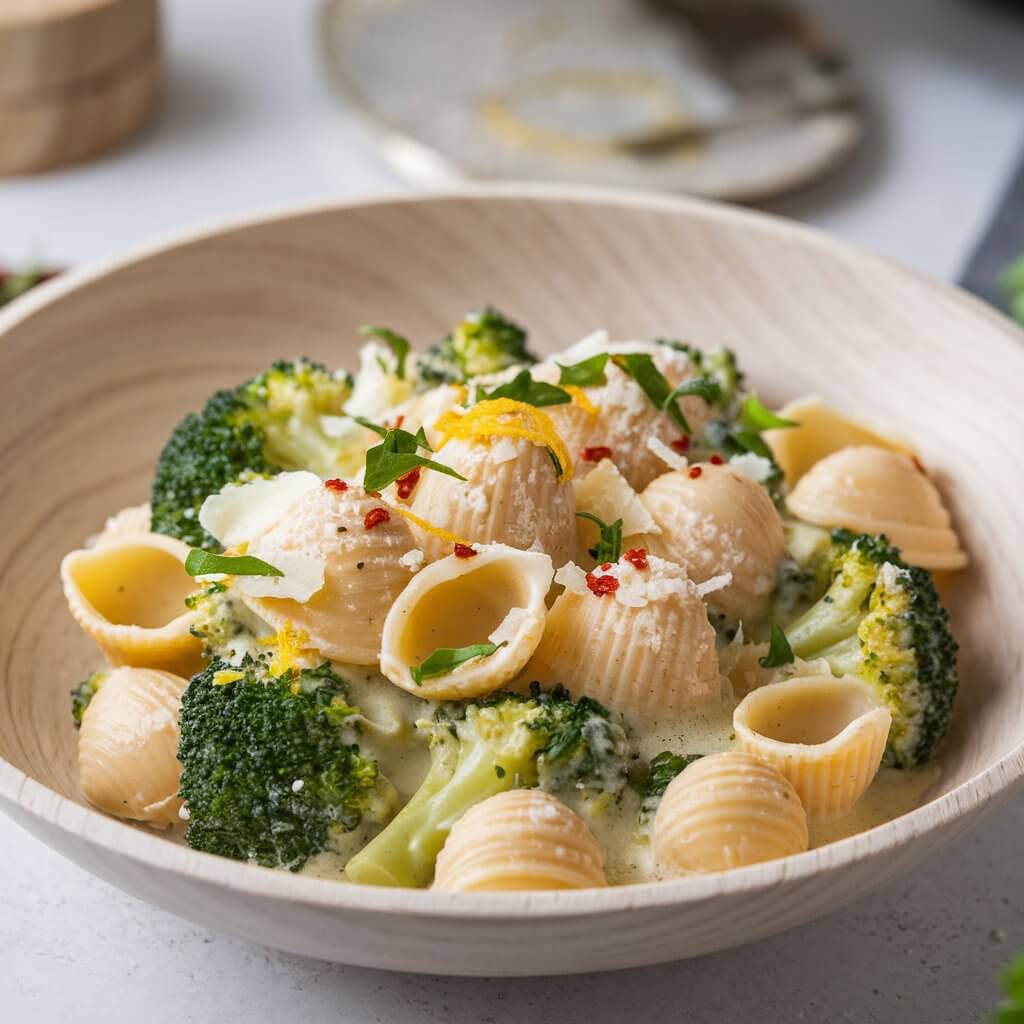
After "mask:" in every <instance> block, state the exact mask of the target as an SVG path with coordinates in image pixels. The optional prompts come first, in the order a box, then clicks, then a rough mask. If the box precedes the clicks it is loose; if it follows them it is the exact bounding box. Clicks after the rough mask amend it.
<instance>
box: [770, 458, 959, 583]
mask: <svg viewBox="0 0 1024 1024" xmlns="http://www.w3.org/2000/svg"><path fill="white" fill-rule="evenodd" d="M786 503H787V505H788V506H789V510H790V511H791V512H792V513H793V514H794V515H797V516H799V517H800V518H801V519H803V520H806V521H807V522H809V523H814V524H815V525H816V526H845V527H847V528H848V529H850V530H855V531H857V532H858V533H872V534H877V533H884V534H885V535H886V537H888V538H889V540H890V541H891V542H892V543H893V544H895V545H896V547H898V548H899V549H900V553H901V554H902V555H903V558H904V560H905V561H907V562H909V563H910V564H911V565H919V566H921V567H922V568H924V569H962V568H963V567H964V566H965V565H966V564H967V554H966V552H965V551H964V550H963V549H962V548H961V547H960V541H959V539H958V538H957V535H956V533H955V531H954V530H953V527H952V526H951V525H950V518H949V512H948V511H947V510H946V506H945V505H944V504H943V503H942V496H941V495H940V494H939V491H938V488H937V487H936V486H935V484H934V483H932V481H931V480H929V479H928V477H927V476H926V475H925V473H924V471H923V470H921V469H919V468H918V464H915V462H914V460H913V459H911V458H909V457H908V456H906V455H901V454H899V453H898V452H891V451H888V450H887V449H885V448H877V447H873V446H870V445H860V446H858V447H855V448H843V449H841V450H840V451H838V452H834V453H833V454H831V455H829V456H828V457H827V458H824V459H822V460H821V461H820V462H818V463H816V464H815V465H814V466H812V467H811V468H810V469H809V470H808V471H807V473H806V474H804V476H803V477H801V479H800V481H799V482H798V483H797V485H796V487H794V488H793V491H792V493H791V494H790V495H789V497H788V498H787V501H786Z"/></svg>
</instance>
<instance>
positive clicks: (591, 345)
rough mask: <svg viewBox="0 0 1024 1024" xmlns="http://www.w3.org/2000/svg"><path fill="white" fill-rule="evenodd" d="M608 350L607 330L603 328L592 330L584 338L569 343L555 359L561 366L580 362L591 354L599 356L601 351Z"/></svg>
mask: <svg viewBox="0 0 1024 1024" xmlns="http://www.w3.org/2000/svg"><path fill="white" fill-rule="evenodd" d="M607 351H608V332H607V331H605V330H598V331H593V332H592V333H591V334H588V335H587V336H586V337H585V338H581V339H580V340H579V341H577V342H575V343H574V344H572V345H570V346H569V347H568V348H567V349H564V350H563V351H562V352H560V353H559V354H558V355H557V356H555V357H554V358H555V360H556V361H557V362H559V363H562V365H563V366H571V365H572V364H573V363H580V362H582V361H583V360H584V359H589V358H590V357H591V356H599V355H601V353H602V352H607Z"/></svg>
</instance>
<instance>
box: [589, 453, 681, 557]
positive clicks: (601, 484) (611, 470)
mask: <svg viewBox="0 0 1024 1024" xmlns="http://www.w3.org/2000/svg"><path fill="white" fill-rule="evenodd" d="M576 508H577V510H578V511H580V512H589V513H590V514H591V515H594V516H597V517H598V519H600V520H602V521H603V522H606V523H614V522H615V520H616V519H621V520H622V535H623V536H624V537H635V536H637V535H638V534H641V533H653V534H658V533H661V527H660V526H658V524H657V523H656V522H655V521H654V519H653V518H652V516H651V513H650V512H648V511H647V509H646V508H645V507H644V504H643V502H641V501H640V496H639V495H638V494H637V493H636V491H634V490H633V488H632V487H630V486H629V482H628V481H627V480H626V478H625V477H624V476H623V475H622V474H621V473H620V472H619V470H618V467H617V466H616V465H615V463H614V462H612V460H611V459H602V460H601V461H600V462H599V463H598V464H597V465H596V466H595V467H594V469H592V470H591V471H590V472H589V473H588V474H587V475H586V476H585V477H583V478H582V479H581V480H577V481H576ZM578 528H579V530H580V531H581V534H582V537H581V539H582V540H583V541H584V542H585V543H586V545H587V546H590V545H591V544H592V543H593V540H594V538H596V536H597V533H596V528H595V527H594V526H593V524H592V523H589V522H587V521H586V520H580V521H579V523H578Z"/></svg>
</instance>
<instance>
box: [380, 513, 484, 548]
mask: <svg viewBox="0 0 1024 1024" xmlns="http://www.w3.org/2000/svg"><path fill="white" fill-rule="evenodd" d="M394 511H395V512H397V513H398V514H399V515H400V516H401V517H402V518H403V519H408V520H409V522H410V523H415V525H416V526H418V527H419V528H420V529H421V530H423V531H424V532H425V533H429V534H431V535H433V536H434V537H438V538H440V539H441V540H445V541H447V542H448V543H449V544H452V545H454V544H465V545H466V546H467V547H472V545H473V542H472V541H470V540H463V538H462V537H457V536H456V535H455V534H454V533H449V532H448V531H447V530H442V529H441V527H440V526H434V525H433V524H431V523H428V522H427V521H426V519H421V518H420V517H419V516H417V515H413V513H412V512H410V511H409V510H408V509H407V508H396V509H394Z"/></svg>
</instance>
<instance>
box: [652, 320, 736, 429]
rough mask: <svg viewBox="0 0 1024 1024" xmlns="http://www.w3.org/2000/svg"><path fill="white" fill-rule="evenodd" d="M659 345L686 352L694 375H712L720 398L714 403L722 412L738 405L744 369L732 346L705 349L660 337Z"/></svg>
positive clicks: (726, 412) (727, 411)
mask: <svg viewBox="0 0 1024 1024" xmlns="http://www.w3.org/2000/svg"><path fill="white" fill-rule="evenodd" d="M657 344H658V345H664V346H665V347H666V348H672V349H675V350H676V351H677V352H685V353H686V355H687V356H688V357H689V359H690V366H691V368H692V371H693V376H694V377H710V378H711V380H713V381H714V382H715V383H716V384H717V385H718V389H719V392H718V398H717V399H716V400H715V402H714V403H713V404H714V405H715V407H716V408H718V409H719V410H721V412H722V413H724V414H728V413H729V412H730V411H733V410H734V409H735V407H736V402H737V399H738V398H739V395H740V392H741V391H742V389H743V371H742V370H741V369H740V367H739V363H738V362H737V360H736V353H735V352H733V350H732V349H731V348H725V347H724V346H722V347H719V348H713V349H708V350H707V351H704V349H701V348H697V346H696V345H689V344H687V343H686V342H684V341H671V340H669V339H667V338H659V339H658V340H657Z"/></svg>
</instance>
